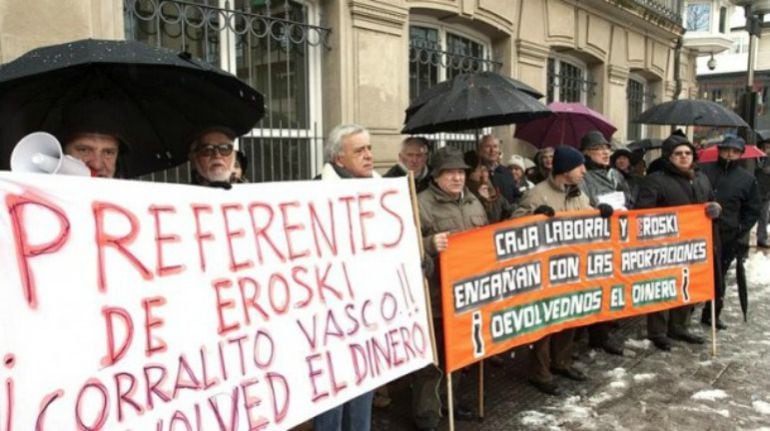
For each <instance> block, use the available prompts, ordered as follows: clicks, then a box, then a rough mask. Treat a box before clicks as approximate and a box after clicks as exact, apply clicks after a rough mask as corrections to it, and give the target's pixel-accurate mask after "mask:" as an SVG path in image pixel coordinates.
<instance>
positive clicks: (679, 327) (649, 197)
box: [636, 135, 719, 350]
mask: <svg viewBox="0 0 770 431" xmlns="http://www.w3.org/2000/svg"><path fill="white" fill-rule="evenodd" d="M661 160H662V161H661V162H660V164H661V168H660V170H658V171H656V172H654V173H652V174H649V175H647V176H646V177H644V181H642V184H641V186H640V188H639V194H638V196H637V199H636V208H659V207H671V206H679V205H688V204H697V203H703V202H708V201H711V200H712V199H713V194H712V192H711V184H709V180H708V178H706V176H705V175H703V174H702V173H700V172H698V171H697V170H696V166H695V147H694V146H693V145H692V143H691V142H690V141H689V140H687V138H686V137H684V136H680V135H671V136H669V137H668V138H667V139H666V140H665V141H664V142H663V156H662V157H661ZM706 215H708V216H709V217H711V218H712V219H713V218H715V217H718V216H719V205H718V204H715V203H713V202H712V203H711V204H709V205H708V206H707V207H706ZM692 309H693V306H691V305H687V306H684V307H679V308H674V309H671V310H668V311H659V312H657V313H650V314H648V315H647V336H648V338H649V339H650V340H651V341H652V342H653V343H654V344H655V346H656V347H658V348H659V349H661V350H671V341H670V340H669V338H671V339H675V340H681V341H685V342H688V343H693V344H702V343H703V342H704V340H703V338H702V337H699V336H697V335H694V334H691V333H690V332H689V331H688V329H687V327H688V325H689V322H690V314H691V313H692Z"/></svg>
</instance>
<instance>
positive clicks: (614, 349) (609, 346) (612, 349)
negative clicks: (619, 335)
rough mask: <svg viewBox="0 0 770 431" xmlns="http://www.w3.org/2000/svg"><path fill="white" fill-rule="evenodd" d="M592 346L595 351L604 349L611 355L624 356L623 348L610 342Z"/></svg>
mask: <svg viewBox="0 0 770 431" xmlns="http://www.w3.org/2000/svg"><path fill="white" fill-rule="evenodd" d="M590 346H591V347H592V348H594V349H602V350H604V351H605V352H607V353H609V354H610V355H618V356H623V346H621V345H619V344H618V343H615V342H613V341H610V340H607V341H605V342H604V343H603V344H601V345H596V344H592V345H590Z"/></svg>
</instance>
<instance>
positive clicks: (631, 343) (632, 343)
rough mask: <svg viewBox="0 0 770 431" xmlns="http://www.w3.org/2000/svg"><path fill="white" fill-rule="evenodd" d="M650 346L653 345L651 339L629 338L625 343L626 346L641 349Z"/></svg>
mask: <svg viewBox="0 0 770 431" xmlns="http://www.w3.org/2000/svg"><path fill="white" fill-rule="evenodd" d="M650 346H652V342H651V341H650V340H636V339H633V338H629V339H627V340H626V344H625V347H628V348H630V349H640V350H647V349H649V348H650Z"/></svg>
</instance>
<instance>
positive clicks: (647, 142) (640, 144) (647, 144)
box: [628, 138, 663, 151]
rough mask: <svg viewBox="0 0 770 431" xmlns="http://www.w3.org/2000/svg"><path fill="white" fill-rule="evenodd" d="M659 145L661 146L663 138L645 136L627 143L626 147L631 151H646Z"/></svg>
mask: <svg viewBox="0 0 770 431" xmlns="http://www.w3.org/2000/svg"><path fill="white" fill-rule="evenodd" d="M661 147H663V140H662V139H658V138H645V139H640V140H638V141H634V142H631V143H630V144H628V149H629V150H631V151H637V150H643V151H647V150H652V149H655V148H661Z"/></svg>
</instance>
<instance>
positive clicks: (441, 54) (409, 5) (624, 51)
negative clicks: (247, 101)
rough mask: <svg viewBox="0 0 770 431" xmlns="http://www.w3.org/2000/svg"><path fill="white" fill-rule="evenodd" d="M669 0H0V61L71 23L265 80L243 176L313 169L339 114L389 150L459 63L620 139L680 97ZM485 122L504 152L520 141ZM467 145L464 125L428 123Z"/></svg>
mask: <svg viewBox="0 0 770 431" xmlns="http://www.w3.org/2000/svg"><path fill="white" fill-rule="evenodd" d="M680 3H682V2H681V1H679V0H656V1H651V0H644V1H642V0H582V1H577V0H301V1H295V0H195V1H193V0H190V1H181V0H165V1H159V0H153V1H151V0H32V1H27V0H0V61H2V62H7V61H10V60H13V59H14V58H16V57H17V56H19V55H21V54H22V53H24V52H26V51H27V50H29V49H32V48H34V47H37V46H42V45H47V44H54V43H61V42H65V41H68V40H75V39H80V38H85V37H93V38H108V39H121V38H134V39H139V40H144V41H146V42H147V43H152V44H156V45H161V46H167V47H170V48H173V49H186V50H188V51H191V52H192V53H193V55H196V56H199V57H203V58H204V59H206V60H207V61H210V62H212V63H215V64H218V65H219V66H220V67H222V68H224V69H226V70H229V71H231V72H233V73H235V74H237V75H238V76H239V77H241V78H242V79H245V80H247V81H248V82H250V83H252V85H254V86H255V87H256V88H257V89H259V90H260V91H262V92H263V93H265V94H266V100H267V108H268V109H267V111H268V114H267V116H266V118H265V119H263V120H262V121H261V122H260V124H259V125H258V127H257V128H256V129H255V131H254V133H253V134H252V135H253V136H252V137H250V138H245V139H243V140H242V141H241V145H242V146H243V147H244V148H245V149H247V150H248V151H247V153H249V154H250V155H251V156H252V157H251V160H252V166H251V169H252V170H251V175H252V176H253V177H252V179H254V180H257V181H259V180H290V179H306V178H310V177H312V176H313V175H314V174H315V173H316V172H317V171H318V169H319V167H320V166H321V164H322V151H321V146H322V137H323V135H324V133H325V132H327V131H328V130H330V129H331V128H332V127H334V126H335V125H336V124H339V123H341V122H357V123H360V124H363V125H365V126H367V127H369V128H370V130H371V131H372V137H373V143H374V147H375V150H374V151H375V155H376V157H377V166H378V167H380V168H384V167H386V166H388V165H390V164H392V163H393V161H394V160H395V157H396V153H397V151H398V143H399V142H400V140H401V139H402V137H403V135H401V134H400V130H401V127H402V126H403V120H404V110H405V108H406V107H407V106H408V105H409V102H410V100H411V99H412V98H414V97H416V96H417V95H418V94H419V93H420V91H423V90H424V89H425V88H428V87H429V86H430V85H432V84H434V83H436V82H439V81H441V80H443V79H447V78H451V77H452V76H454V75H455V74H457V73H459V72H462V71H467V70H495V71H498V72H500V73H503V74H506V75H509V76H512V77H514V78H516V79H519V80H521V81H523V82H525V83H527V84H529V85H531V86H533V87H535V88H536V89H538V90H540V91H542V92H543V93H544V94H547V97H546V98H547V99H548V100H547V101H548V102H550V101H556V100H559V101H579V102H583V103H585V104H587V105H588V106H589V107H591V108H593V109H595V110H597V111H599V112H601V113H603V114H604V115H605V116H607V117H608V118H609V119H610V120H612V122H613V123H614V125H615V126H616V127H617V128H618V131H617V132H616V134H615V139H616V140H617V141H618V142H621V143H622V142H627V141H629V140H633V139H637V138H640V137H649V136H662V135H663V134H664V133H666V131H667V128H663V127H651V126H650V127H648V126H639V125H635V124H633V123H630V122H629V119H630V118H632V117H633V116H635V115H636V114H638V113H639V112H641V111H642V110H644V109H645V108H647V107H649V106H651V105H652V104H656V103H660V102H661V101H666V100H670V99H672V98H674V97H677V96H678V97H679V98H687V97H695V96H696V94H697V88H696V86H695V57H694V53H692V52H690V51H688V49H686V48H677V43H678V41H679V38H680V37H681V36H682V34H683V28H682V20H681V15H680V12H681V7H680ZM513 130H514V129H513V127H499V128H495V129H494V133H496V134H497V135H498V136H499V137H501V138H502V140H503V148H504V152H505V154H506V156H507V155H509V154H511V153H513V152H517V153H521V154H524V155H531V154H532V153H533V152H534V147H532V146H531V145H529V144H527V143H524V142H518V141H516V140H515V139H514V138H513ZM434 138H435V139H437V140H438V141H439V142H440V143H441V144H449V145H457V146H461V147H464V148H468V147H471V146H473V134H470V133H459V134H452V135H438V136H434Z"/></svg>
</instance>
